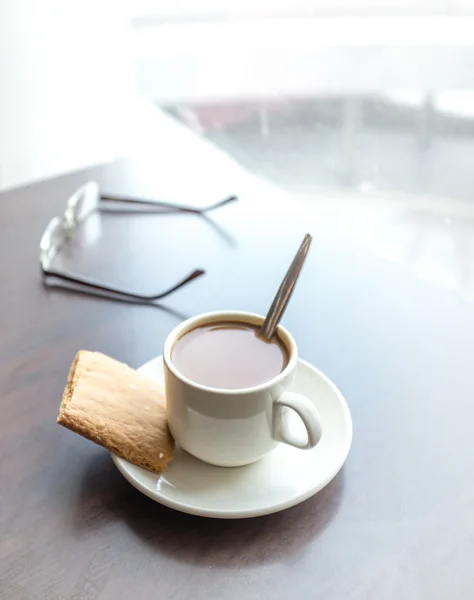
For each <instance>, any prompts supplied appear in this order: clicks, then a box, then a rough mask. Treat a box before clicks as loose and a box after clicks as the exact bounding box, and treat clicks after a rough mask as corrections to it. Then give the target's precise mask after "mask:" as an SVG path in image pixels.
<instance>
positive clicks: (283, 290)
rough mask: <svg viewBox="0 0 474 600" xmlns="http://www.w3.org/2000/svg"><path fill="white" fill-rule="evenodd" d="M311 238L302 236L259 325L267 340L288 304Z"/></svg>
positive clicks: (262, 334) (261, 333)
mask: <svg viewBox="0 0 474 600" xmlns="http://www.w3.org/2000/svg"><path fill="white" fill-rule="evenodd" d="M312 239H313V238H312V237H311V236H310V235H309V233H307V234H306V235H305V236H304V239H303V242H302V243H301V246H300V247H299V249H298V252H297V253H296V254H295V257H294V259H293V261H292V263H291V265H290V267H289V269H288V271H287V273H286V275H285V277H284V279H283V281H282V282H281V285H280V287H279V288H278V292H277V293H276V296H275V298H274V299H273V302H272V305H271V306H270V310H269V311H268V313H267V316H266V317H265V321H264V322H263V323H262V326H261V327H260V335H261V336H262V337H264V338H266V339H267V340H269V339H270V338H271V337H272V335H273V334H274V333H275V329H276V328H277V325H278V323H279V322H280V319H281V317H282V316H283V313H284V312H285V309H286V307H287V305H288V302H289V300H290V298H291V295H292V293H293V290H294V289H295V285H296V282H297V280H298V276H299V274H300V271H301V268H302V266H303V264H304V261H305V259H306V255H307V254H308V250H309V247H310V245H311V240H312Z"/></svg>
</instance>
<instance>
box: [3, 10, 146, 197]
mask: <svg viewBox="0 0 474 600" xmlns="http://www.w3.org/2000/svg"><path fill="white" fill-rule="evenodd" d="M129 34H130V29H129V18H128V15H127V14H126V12H125V10H124V8H123V7H122V6H121V4H120V2H119V1H113V0H67V1H65V0H41V1H38V0H0V188H5V187H10V186H14V185H18V184H21V183H25V182H27V181H31V180H34V179H38V178H42V177H47V176H50V175H54V174H57V173H60V172H63V171H68V170H72V169H76V168H79V167H83V166H85V165H89V164H93V163H96V162H100V161H104V160H108V159H110V158H113V157H114V156H115V155H116V154H120V153H121V152H122V150H123V148H122V147H121V146H123V143H122V139H121V138H122V136H121V122H122V121H123V112H124V110H126V106H127V103H129V101H130V97H131V95H132V93H133V89H134V83H133V60H132V59H133V56H132V54H131V49H130V45H129V42H130V39H129Z"/></svg>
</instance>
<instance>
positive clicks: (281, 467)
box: [112, 356, 352, 519]
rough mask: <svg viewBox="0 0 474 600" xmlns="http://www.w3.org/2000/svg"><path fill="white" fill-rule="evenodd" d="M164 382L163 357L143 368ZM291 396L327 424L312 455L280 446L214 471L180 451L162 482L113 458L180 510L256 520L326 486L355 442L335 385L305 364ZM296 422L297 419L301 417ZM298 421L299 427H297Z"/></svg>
mask: <svg viewBox="0 0 474 600" xmlns="http://www.w3.org/2000/svg"><path fill="white" fill-rule="evenodd" d="M139 370H140V371H141V372H142V373H144V374H146V375H148V376H149V377H153V378H154V379H157V380H159V381H163V360H162V357H161V356H160V357H158V358H156V359H154V360H152V361H150V362H149V363H147V364H146V365H143V366H142V367H141V368H140V369H139ZM291 391H294V392H300V393H302V394H305V395H306V396H308V397H309V398H310V399H311V400H313V401H314V403H315V405H316V406H317V408H318V411H319V414H320V416H321V419H322V422H323V437H322V439H321V441H320V442H319V444H318V445H317V446H316V448H313V449H312V450H297V449H296V448H292V447H290V446H287V445H285V444H280V445H279V446H278V447H277V448H276V449H275V450H274V451H273V452H271V453H270V454H268V455H267V456H265V457H264V458H263V459H261V460H260V461H258V462H256V463H253V464H251V465H247V466H245V467H233V468H224V467H214V466H212V465H208V464H207V463H204V462H202V461H200V460H198V459H196V458H194V457H193V456H191V455H190V454H188V453H187V452H185V451H184V450H182V449H181V448H177V450H176V455H175V457H174V459H173V461H172V462H171V463H170V464H169V466H168V468H167V470H166V471H165V472H164V473H163V475H161V477H158V475H154V474H153V473H150V472H149V471H146V470H145V469H142V468H140V467H137V466H135V465H132V464H131V463H129V462H128V461H126V460H124V459H122V458H119V457H117V456H115V455H112V458H113V460H114V462H115V465H116V466H117V468H118V469H119V471H120V472H121V473H122V475H123V476H124V477H125V478H126V479H127V480H128V481H129V482H130V483H131V484H132V485H133V486H135V487H136V488H137V489H138V490H140V492H142V493H143V494H145V495H146V496H149V497H150V498H152V499H153V500H156V502H159V503H160V504H164V505H165V506H169V507H170V508H174V509H176V510H179V511H182V512H185V513H190V514H194V515H201V516H203V517H215V518H220V519H239V518H244V517H256V516H260V515H266V514H269V513H273V512H277V511H280V510H284V509H285V508H289V507H290V506H294V505H295V504H299V503H300V502H303V501H304V500H306V499H308V498H310V497H311V496H313V495H314V494H316V492H319V490H321V489H322V488H323V487H325V486H326V485H327V484H328V483H329V482H330V481H331V479H333V477H334V476H335V475H336V474H337V472H338V471H339V470H340V468H341V467H342V465H343V464H344V461H345V460H346V457H347V454H348V453H349V448H350V446H351V441H352V420H351V415H350V413H349V409H348V407H347V404H346V402H345V400H344V398H343V396H342V394H341V393H340V392H339V390H338V389H337V388H336V386H335V385H334V384H333V383H332V382H331V381H330V380H329V379H328V378H327V377H326V376H325V375H323V374H322V373H321V372H320V371H318V370H317V369H315V368H314V367H313V366H311V365H310V364H309V363H307V362H305V361H303V360H300V361H299V363H298V369H297V373H296V378H295V381H294V384H293V385H292V387H291ZM296 419H297V418H296ZM299 424H300V423H299V420H298V421H297V422H295V426H298V425H299Z"/></svg>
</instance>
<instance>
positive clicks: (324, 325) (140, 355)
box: [0, 163, 474, 600]
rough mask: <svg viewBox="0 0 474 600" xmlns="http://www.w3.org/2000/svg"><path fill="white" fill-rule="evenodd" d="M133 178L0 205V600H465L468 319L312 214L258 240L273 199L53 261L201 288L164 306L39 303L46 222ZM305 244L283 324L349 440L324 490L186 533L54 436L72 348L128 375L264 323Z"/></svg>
mask: <svg viewBox="0 0 474 600" xmlns="http://www.w3.org/2000/svg"><path fill="white" fill-rule="evenodd" d="M127 169H128V165H127V164H125V163H118V164H116V165H112V166H108V167H103V168H97V169H92V170H90V171H88V172H83V173H76V174H74V175H70V176H67V177H62V178H59V179H56V180H53V181H48V182H44V183H40V184H37V185H33V186H30V187H26V188H23V189H19V190H16V191H12V192H9V193H4V194H3V195H0V598H2V600H4V599H5V600H6V599H12V600H23V599H24V600H36V599H37V600H49V599H54V600H56V599H58V600H62V599H75V600H86V599H87V600H95V599H100V600H108V599H111V600H112V599H113V600H117V599H119V598H120V599H122V598H123V599H129V598H132V599H142V598H143V599H146V600H148V599H150V598H160V599H161V598H162V599H174V600H187V599H189V598H193V599H194V600H201V599H202V600H209V599H210V598H218V599H219V600H237V599H241V598H244V599H246V600H247V599H249V600H254V599H255V600H257V599H258V600H266V599H269V598H271V599H272V600H288V598H298V599H299V600H303V599H305V600H306V599H308V600H317V599H321V600H323V599H324V600H366V599H367V600H368V599H371V600H372V599H373V600H392V599H393V600H395V599H396V600H401V599H402V600H446V599H448V598H449V599H453V600H454V599H455V600H464V599H465V600H468V599H472V598H473V597H474V569H473V567H472V562H473V556H474V477H473V473H474V469H473V467H474V441H473V440H474V435H473V431H474V393H473V392H474V376H473V369H472V365H473V357H474V310H473V306H472V304H470V303H469V302H467V301H465V300H463V299H462V298H460V297H459V296H457V295H456V294H454V293H452V292H449V291H445V290H443V289H441V288H439V287H436V286H435V285H432V284H430V283H426V282H424V281H421V280H420V279H419V278H417V277H416V276H415V275H413V274H412V273H410V272H409V271H408V270H407V269H406V268H404V267H401V266H397V265H394V264H391V263H389V262H388V261H385V260H383V259H381V258H379V257H377V256H375V255H374V254H373V253H371V252H370V251H369V250H367V249H364V248H363V247H362V246H359V245H357V244H355V243H354V242H351V241H350V240H349V239H347V238H346V237H344V235H342V234H341V233H340V232H338V231H337V228H335V229H331V228H328V227H327V226H324V225H322V224H321V222H320V220H318V215H317V213H316V211H315V210H314V209H312V208H311V206H310V205H309V204H307V203H306V204H303V203H301V204H300V203H298V202H297V201H296V200H294V201H293V202H292V203H288V204H286V205H285V204H279V203H277V204H275V205H274V206H273V208H274V210H273V213H272V217H271V220H270V222H266V221H264V219H263V217H264V212H265V211H266V210H267V209H268V208H269V206H270V205H271V198H270V199H262V198H261V197H252V195H251V194H249V193H248V192H245V193H243V194H242V198H241V200H240V202H239V203H238V204H237V205H235V206H232V207H230V206H229V207H226V208H223V209H221V210H220V211H219V212H216V213H215V215H214V216H213V221H206V220H204V219H202V218H200V217H196V216H192V215H183V214H181V215H176V214H174V215H147V216H143V215H140V216H136V215H132V216H130V215H128V216H126V215H109V214H101V215H95V216H93V217H91V219H90V221H89V222H88V223H87V224H86V225H85V226H84V227H83V228H82V229H81V230H80V231H79V232H76V233H77V235H76V236H75V237H74V240H73V242H72V244H71V248H69V249H68V250H67V251H66V252H65V253H64V254H63V255H61V257H59V259H58V260H59V262H60V263H62V264H63V266H67V267H68V268H71V269H72V268H74V269H75V270H77V271H79V272H82V273H87V274H88V275H93V276H96V277H102V278H106V279H107V280H108V281H111V282H114V283H116V284H122V285H124V286H128V287H130V288H132V289H135V290H137V291H138V290H140V291H143V292H152V291H154V290H156V289H160V288H161V287H163V286H165V285H167V284H168V283H170V282H171V281H172V280H173V279H174V278H177V277H179V276H181V275H183V274H184V273H186V272H187V271H188V270H190V269H192V268H194V267H204V268H206V269H207V270H208V273H207V275H206V276H205V277H203V278H201V279H200V280H198V281H196V282H194V283H192V284H190V285H189V286H188V287H186V288H184V289H182V290H180V291H179V292H177V293H176V294H174V295H173V296H172V297H169V298H168V299H166V301H165V302H163V305H162V306H157V307H151V306H136V305H130V304H126V303H120V302H114V301H109V300H103V299H98V298H92V297H89V296H85V295H81V294H77V293H72V292H68V291H64V290H61V289H59V288H45V287H43V285H42V280H41V276H40V270H39V265H38V244H39V239H40V236H41V234H42V232H43V229H44V227H45V226H46V224H47V222H48V220H49V219H50V218H51V217H52V216H54V215H56V214H59V213H61V212H62V211H63V210H64V206H65V200H66V198H67V196H68V195H69V193H71V192H72V191H73V190H74V189H75V188H76V187H77V186H78V185H79V184H81V183H83V182H85V181H86V180H87V179H89V178H91V177H92V178H96V179H97V180H98V181H100V182H101V183H102V184H103V185H104V187H106V188H107V191H109V192H122V193H123V192H131V193H132V192H135V193H138V192H140V193H142V192H143V193H144V192H149V191H150V190H149V189H147V190H145V189H144V188H140V181H138V180H137V179H135V180H134V179H133V174H132V172H131V171H129V170H127ZM230 192H236V193H240V190H239V189H231V190H229V193H230ZM278 227H280V229H278ZM307 230H309V231H311V232H312V233H313V235H314V236H315V242H314V246H313V248H312V252H311V255H310V258H309V262H308V264H307V266H306V267H305V272H304V276H302V278H301V280H300V282H299V284H298V288H297V291H296V293H295V296H294V299H293V301H292V304H291V306H290V307H289V309H288V311H287V314H286V315H285V319H284V321H285V324H286V326H287V327H288V328H289V329H290V330H291V331H292V332H293V333H294V335H295V338H296V339H297V341H298V343H299V347H300V354H301V356H302V357H304V358H306V359H308V360H310V361H312V362H313V363H315V364H316V365H317V366H318V367H320V368H321V369H322V370H323V371H324V372H326V373H327V374H328V375H329V376H330V377H331V378H332V379H333V380H334V381H335V382H336V383H337V384H338V386H339V387H340V388H341V390H342V392H343V393H344V395H345V396H346V399H347V402H348V404H349V407H350V409H351V412H352V416H353V421H354V442H353V447H352V450H351V453H350V455H349V458H348V461H347V463H346V465H345V467H344V468H343V470H342V471H341V472H340V474H339V475H338V476H337V477H336V478H335V479H334V480H333V482H332V483H331V484H330V485H329V486H328V487H327V488H326V489H324V490H323V491H322V492H320V493H319V494H318V495H316V496H315V497H313V498H312V499H310V500H308V501H306V502H304V503H303V504H301V505H299V506H297V507H295V508H292V509H290V510H287V511H284V512H282V513H279V514H275V515H272V516H267V517H263V518H256V519H249V520H244V521H217V520H209V519H202V518H197V517H192V516H188V515H184V514H180V513H178V512H174V511H172V510H169V509H167V508H164V507H162V506H160V505H158V504H155V503H154V502H153V501H151V500H149V499H148V498H146V497H144V496H142V495H141V494H140V493H139V492H138V491H137V490H135V489H134V488H132V487H131V486H130V485H129V484H128V483H127V482H126V481H125V480H124V479H123V478H122V477H121V475H120V474H119V473H118V472H117V470H116V469H115V467H114V466H113V464H112V461H111V459H110V456H109V454H108V453H107V452H106V451H105V450H103V449H102V448H100V447H97V446H95V445H93V444H91V443H89V442H86V441H85V440H84V439H82V438H80V437H78V436H76V435H74V434H73V433H71V432H69V431H67V430H65V429H63V428H61V427H59V426H58V425H56V424H55V419H56V415H57V411H58V407H59V402H60V398H61V394H62V390H63V386H64V383H65V378H66V374H67V371H68V367H69V364H70V362H71V360H72V358H73V356H74V354H75V352H76V351H77V350H78V349H79V348H87V349H93V350H100V351H102V352H105V353H108V354H110V355H112V356H115V357H117V358H118V359H121V360H123V361H125V362H128V363H129V364H130V365H132V366H139V365H140V364H142V363H144V362H146V361H147V360H148V359H150V358H151V357H153V356H155V355H157V354H160V352H161V346H162V343H163V341H164V339H165V336H166V334H167V332H168V331H169V330H170V329H171V328H172V327H173V326H175V325H176V324H177V323H178V322H179V321H180V320H181V319H183V318H184V317H187V316H189V315H192V314H196V313H198V312H201V311H204V310H213V309H218V308H238V309H244V310H254V311H259V312H264V311H265V310H266V308H267V306H268V305H269V302H270V301H271V297H272V294H273V292H274V290H275V288H276V286H277V285H278V282H279V280H280V278H281V276H282V274H283V272H284V270H285V269H286V266H287V263H288V260H289V258H291V256H292V254H293V252H294V251H295V249H296V247H297V246H298V244H299V242H300V239H301V237H302V235H303V234H304V233H306V231H307Z"/></svg>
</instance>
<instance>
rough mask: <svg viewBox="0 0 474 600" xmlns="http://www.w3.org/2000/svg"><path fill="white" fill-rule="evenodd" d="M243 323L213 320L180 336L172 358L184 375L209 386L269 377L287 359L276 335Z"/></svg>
mask: <svg viewBox="0 0 474 600" xmlns="http://www.w3.org/2000/svg"><path fill="white" fill-rule="evenodd" d="M257 333H258V329H257V328H256V327H253V326H252V325H247V324H245V323H231V322H222V323H213V324H210V325H204V326H202V327H197V328H196V329H193V330H192V331H190V332H189V333H186V334H185V335H184V336H183V337H182V338H180V339H179V340H178V341H177V342H176V344H175V345H174V348H173V350H172V353H171V360H172V361H173V364H174V365H175V366H176V368H177V369H178V371H179V372H180V373H182V374H183V375H184V376H185V377H187V378H188V379H190V380H191V381H194V382H195V383H199V384H201V385H205V386H208V387H212V388H219V389H227V390H235V389H243V388H249V387H253V386H255V385H259V384H261V383H265V382H267V381H270V380H271V379H273V378H274V377H276V375H278V374H279V373H281V372H282V371H283V369H284V368H285V366H286V365H287V363H288V358H287V353H286V350H285V347H284V346H283V344H282V343H281V342H279V340H278V338H276V336H275V337H274V338H273V339H272V340H271V341H269V342H267V341H265V340H263V339H262V338H260V337H258V335H257Z"/></svg>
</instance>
